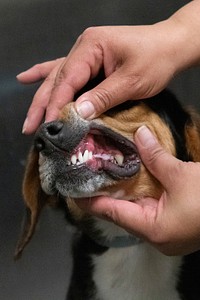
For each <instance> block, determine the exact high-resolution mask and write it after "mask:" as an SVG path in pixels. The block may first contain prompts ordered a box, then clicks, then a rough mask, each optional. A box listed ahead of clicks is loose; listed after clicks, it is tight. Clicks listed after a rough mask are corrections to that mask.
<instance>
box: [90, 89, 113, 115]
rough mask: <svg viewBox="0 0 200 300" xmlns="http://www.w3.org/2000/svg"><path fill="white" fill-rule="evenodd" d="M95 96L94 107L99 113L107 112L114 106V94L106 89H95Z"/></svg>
mask: <svg viewBox="0 0 200 300" xmlns="http://www.w3.org/2000/svg"><path fill="white" fill-rule="evenodd" d="M93 98H94V102H93V104H94V107H95V111H96V112H97V113H100V112H105V111H106V110H108V109H109V108H110V107H111V106H112V102H113V99H112V96H111V94H110V93H109V92H108V91H107V90H106V89H103V88H101V89H98V90H96V91H95V95H94V96H93Z"/></svg>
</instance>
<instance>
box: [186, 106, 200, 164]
mask: <svg viewBox="0 0 200 300" xmlns="http://www.w3.org/2000/svg"><path fill="white" fill-rule="evenodd" d="M188 111H189V114H190V116H191V122H189V124H187V125H186V127H185V136H186V146H187V149H188V154H189V156H190V157H191V159H192V160H193V161H196V162H200V115H199V114H198V113H197V112H195V111H194V110H193V109H189V110H188Z"/></svg>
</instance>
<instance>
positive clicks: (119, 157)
mask: <svg viewBox="0 0 200 300" xmlns="http://www.w3.org/2000/svg"><path fill="white" fill-rule="evenodd" d="M115 159H116V161H117V163H118V165H120V166H121V165H122V164H123V161H124V157H123V155H120V154H116V155H115Z"/></svg>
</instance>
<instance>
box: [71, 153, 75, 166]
mask: <svg viewBox="0 0 200 300" xmlns="http://www.w3.org/2000/svg"><path fill="white" fill-rule="evenodd" d="M71 162H72V164H73V165H75V164H76V155H75V154H73V155H72V157H71Z"/></svg>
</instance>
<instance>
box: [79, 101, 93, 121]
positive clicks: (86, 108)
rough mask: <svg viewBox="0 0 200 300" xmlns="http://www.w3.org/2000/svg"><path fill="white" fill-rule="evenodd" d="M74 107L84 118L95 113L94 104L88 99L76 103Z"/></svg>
mask: <svg viewBox="0 0 200 300" xmlns="http://www.w3.org/2000/svg"><path fill="white" fill-rule="evenodd" d="M76 109H77V112H78V114H79V115H80V116H81V117H82V118H84V119H88V118H90V117H91V116H92V115H93V114H94V113H95V109H94V105H93V104H92V103H91V102H90V101H88V100H85V101H83V102H81V103H80V104H78V105H77V107H76Z"/></svg>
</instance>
